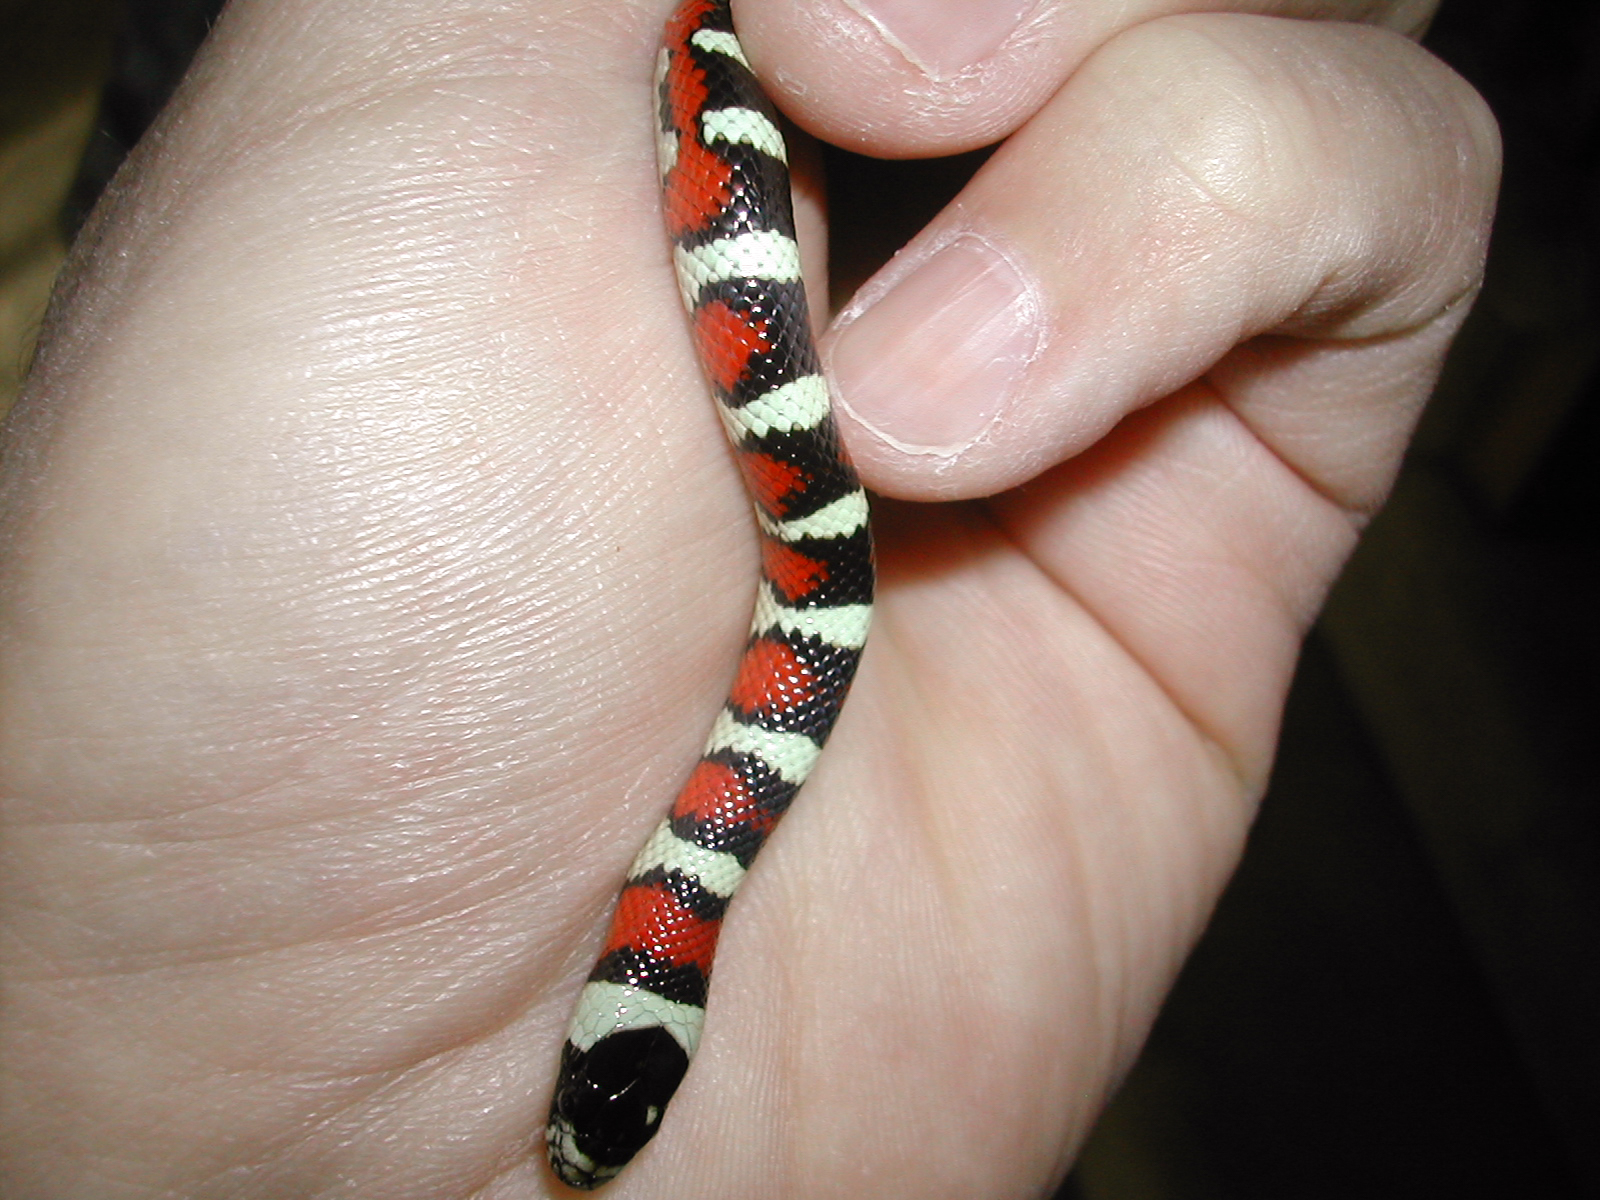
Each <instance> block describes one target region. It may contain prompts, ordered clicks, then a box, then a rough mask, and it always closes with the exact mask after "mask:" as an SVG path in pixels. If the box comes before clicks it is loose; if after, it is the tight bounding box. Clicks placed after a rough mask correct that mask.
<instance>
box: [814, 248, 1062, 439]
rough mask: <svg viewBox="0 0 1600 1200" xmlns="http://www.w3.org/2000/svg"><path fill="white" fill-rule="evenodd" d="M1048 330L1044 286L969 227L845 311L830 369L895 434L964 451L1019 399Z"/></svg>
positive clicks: (859, 409) (841, 388) (852, 400)
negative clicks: (1043, 323) (1043, 322)
mask: <svg viewBox="0 0 1600 1200" xmlns="http://www.w3.org/2000/svg"><path fill="white" fill-rule="evenodd" d="M858 306H859V307H858ZM1041 336H1042V333H1041V319H1040V304H1039V300H1038V294H1037V291H1036V289H1035V288H1034V287H1033V286H1032V285H1031V284H1030V283H1029V282H1028V281H1027V280H1026V279H1024V278H1023V276H1022V274H1021V272H1020V271H1018V269H1017V268H1016V267H1015V266H1014V265H1013V264H1012V263H1011V262H1010V260H1009V259H1007V258H1006V257H1005V255H1003V254H1001V253H1000V252H999V251H998V250H997V249H995V247H994V246H992V245H990V244H989V243H988V242H987V241H985V240H984V239H983V238H981V237H979V236H977V235H975V234H963V235H961V236H959V237H957V238H956V239H955V240H954V241H952V242H950V243H949V244H948V245H946V246H944V247H943V248H942V249H940V250H939V251H937V252H936V253H934V254H933V255H932V256H931V257H930V258H928V259H926V260H925V261H923V262H922V263H921V264H919V265H918V266H916V267H915V268H913V269H912V270H911V271H910V273H909V274H907V275H905V276H904V277H903V278H901V279H900V280H898V281H897V282H894V283H892V284H891V285H890V286H889V287H888V290H887V291H886V292H883V293H881V294H878V295H874V294H873V292H872V287H871V285H870V284H869V285H868V287H867V289H866V290H865V291H864V293H863V295H862V296H861V297H858V298H857V300H856V301H855V302H854V303H852V304H851V306H850V307H849V308H847V309H846V310H845V311H844V313H843V314H841V316H840V329H839V332H838V333H837V335H836V336H835V337H834V339H833V340H832V342H831V344H830V346H829V347H828V366H829V369H830V371H831V372H832V375H833V381H834V385H835V387H836V388H837V390H838V393H839V398H840V401H841V403H842V404H843V405H844V406H845V407H846V408H848V409H849V410H850V412H851V414H852V415H854V416H855V417H856V419H857V420H859V421H861V422H862V423H863V424H865V425H867V426H869V427H870V428H872V429H873V430H874V431H876V432H877V433H878V434H879V435H880V436H882V437H883V438H884V439H885V440H886V441H888V442H890V443H891V444H892V445H894V446H896V447H898V448H899V449H901V450H905V451H908V452H911V453H919V452H920V453H943V454H954V453H957V452H959V451H960V450H962V449H964V448H965V447H967V446H969V445H971V444H972V443H973V442H974V441H976V440H977V439H978V437H979V436H980V435H981V434H982V433H983V431H984V430H985V429H987V428H988V427H989V425H990V424H991V423H992V422H993V421H994V419H995V418H996V417H997V416H999V415H1000V413H1001V412H1002V411H1003V410H1004V409H1005V408H1006V406H1007V405H1008V404H1009V403H1010V401H1011V399H1012V396H1013V394H1014V393H1015V391H1016V389H1017V385H1018V383H1019V382H1020V381H1021V379H1022V376H1023V373H1024V372H1025V371H1026V370H1027V367H1028V364H1029V363H1030V362H1032V361H1033V358H1034V356H1035V355H1036V354H1037V353H1038V351H1039V344H1040V339H1041Z"/></svg>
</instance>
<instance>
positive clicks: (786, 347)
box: [546, 0, 873, 1188]
mask: <svg viewBox="0 0 1600 1200" xmlns="http://www.w3.org/2000/svg"><path fill="white" fill-rule="evenodd" d="M656 91H657V97H658V104H659V112H658V120H657V133H658V136H657V145H658V147H659V150H660V166H661V176H662V187H663V191H664V205H663V207H664V209H665V213H666V222H667V232H668V234H669V236H670V237H671V239H672V243H673V251H672V253H673V258H674V262H675V265H676V267H677V273H678V284H679V289H680V291H681V292H682V296H683V302H684V307H685V308H686V309H687V310H688V312H689V316H690V323H691V331H692V337H693V340H694V344H695V348H696V350H697V352H698V353H699V356H700V361H701V363H702V365H703V367H704V369H705V375H706V378H707V380H708V382H709V383H710V384H711V387H712V390H713V391H714V392H715V394H716V402H717V406H718V411H719V412H720V413H721V415H722V419H723V424H724V426H725V427H726V429H727V431H728V436H729V439H730V440H731V442H732V444H733V448H734V453H735V455H736V457H737V459H738V462H739V468H740V472H741V474H742V475H743V478H744V482H745V487H746V489H747V490H748V492H749V494H750V498H751V500H752V502H753V503H754V505H755V515H756V522H757V525H758V526H759V530H760V537H761V564H762V565H761V582H760V589H759V593H758V597H757V601H756V613H755V618H754V620H753V622H752V624H751V631H750V640H749V642H748V644H747V645H746V647H745V651H744V657H743V658H742V660H741V661H740V663H739V669H738V674H737V677H736V678H735V681H734V685H733V688H732V691H731V693H730V695H729V697H728V700H727V703H726V704H725V705H724V707H723V710H722V713H721V715H719V716H718V718H717V720H716V723H715V724H714V726H713V727H712V730H711V736H710V738H709V739H708V741H707V744H706V749H705V753H704V755H703V757H702V758H701V760H700V762H699V763H698V764H697V765H696V766H695V767H694V769H693V771H691V772H690V774H689V779H688V782H687V783H686V784H685V785H684V788H683V790H682V792H681V793H680V794H679V796H678V798H677V800H676V802H675V803H674V804H673V806H672V809H671V811H670V812H669V814H668V815H667V817H666V819H665V820H663V821H662V822H661V824H660V825H659V826H658V827H657V828H656V830H655V831H654V832H653V833H652V834H651V835H650V837H649V839H648V841H646V843H645V846H644V848H643V849H642V850H641V851H640V852H639V854H638V857H637V858H635V860H634V863H633V866H632V867H631V868H630V870H629V872H628V878H627V881H626V882H625V883H624V885H623V888H622V894H621V896H620V897H619V898H618V901H617V907H616V913H615V915H614V916H613V918H612V923H611V931H610V934H609V935H608V936H607V938H606V941H605V946H604V948H603V949H602V951H601V954H600V960H599V962H598V963H596V964H595V968H594V970H593V971H592V972H591V973H590V975H589V980H588V982H587V984H586V985H585V987H584V989H583V992H582V995H581V996H580V997H579V999H578V1004H577V1008H576V1010H575V1012H574V1013H573V1018H572V1023H571V1026H570V1027H569V1029H568V1032H567V1041H566V1045H565V1046H564V1047H563V1048H562V1054H561V1069H560V1078H559V1080H558V1082H557V1085H556V1093H555V1099H554V1102H553V1104H552V1106H551V1112H550V1123H549V1126H548V1128H547V1130H546V1139H547V1141H548V1144H549V1150H550V1162H551V1165H552V1167H553V1168H554V1170H555V1173H556V1174H557V1176H559V1177H560V1178H561V1180H562V1181H563V1182H565V1183H567V1184H569V1185H571V1186H573V1187H579V1188H594V1187H598V1186H599V1185H600V1184H602V1183H604V1182H605V1181H606V1180H608V1179H610V1178H612V1177H613V1176H615V1175H616V1174H617V1173H618V1172H619V1171H621V1170H622V1168H623V1167H624V1166H625V1165H626V1164H627V1163H628V1162H629V1161H630V1160H631V1159H632V1158H633V1156H634V1155H635V1154H637V1153H638V1152H639V1150H640V1149H641V1148H642V1147H643V1146H644V1145H645V1143H646V1142H648V1141H649V1140H650V1139H651V1138H652V1137H654V1136H655V1134H656V1131H657V1129H659V1128H660V1125H661V1118H662V1116H663V1114H664V1112H665V1110H666V1106H667V1103H668V1101H669V1100H670V1099H671V1098H672V1096H673V1094H674V1093H675V1092H676V1091H677V1088H678V1084H679V1083H680V1082H681V1081H682V1079H683V1076H684V1073H685V1072H686V1071H687V1070H688V1067H689V1060H690V1058H691V1057H693V1055H694V1052H695V1049H696V1047H697V1046H698V1045H699V1042H700V1030H701V1027H702V1025H703V1023H704V1020H705V1003H706V990H707V986H708V985H709V983H710V980H711V967H712V960H713V955H714V954H715V952H716V945H717V935H718V933H719V932H720V930H721V927H722V919H723V915H724V913H725V912H726V910H727V907H728V901H729V900H730V899H731V898H732V896H733V894H734V892H735V890H736V889H737V888H738V886H739V884H740V882H741V881H742V880H743V878H744V876H745V873H746V871H747V870H749V868H750V865H751V862H752V861H753V860H754V858H755V856H756V852H757V851H759V850H760V849H761V846H762V844H763V843H764V842H765V841H766V839H767V837H768V835H769V834H770V833H771V832H772V829H773V827H774V826H775V825H776V823H777V821H778V818H779V817H781V816H782V815H783V813H784V811H785V810H786V809H787V808H788V807H789V805H790V803H791V802H792V801H793V799H794V796H795V793H796V792H797V791H798V790H799V788H800V785H801V784H802V783H804V782H805V779H806V776H807V775H809V774H810V772H811V768H812V765H813V764H814V763H815V762H816V759H817V755H818V753H819V752H820V751H821V749H822V746H823V743H824V742H825V741H826V740H827V738H828V734H829V733H830V732H831V731H832V729H833V724H834V721H835V720H836V719H837V718H838V715H839V709H840V706H841V705H842V704H843V703H844V699H845V693H846V692H847V691H848V690H849V688H850V682H851V680H852V679H853V678H854V676H855V671H856V665H857V663H858V662H859V661H860V657H861V647H862V644H863V642H864V641H865V639H866V633H867V625H868V622H869V619H870V617H871V606H872V588H873V568H872V536H871V532H870V530H869V528H868V524H867V498H866V493H865V492H863V491H862V489H861V484H860V482H859V481H858V480H857V478H856V474H855V471H854V470H853V469H852V467H851V466H850V463H849V460H848V459H847V458H846V457H845V454H844V451H843V450H842V448H841V447H840V445H839V437H838V431H837V429H836V428H835V425H834V421H833V417H832V415H831V412H830V408H829V399H828V388H827V384H826V383H825V382H824V380H823V377H822V373H821V367H820V364H819V362H818V359H817V352H816V348H815V346H814V345H813V344H812V340H811V327H810V318H809V315H808V311H807V307H806V297H805V290H804V286H803V284H802V282H801V279H800V256H799V251H798V249H797V247H796V244H795V230H794V214H793V206H792V203H791V200H790V193H789V169H788V156H787V152H786V150H785V147H784V142H783V137H782V134H781V133H780V132H779V128H778V116H777V112H776V110H774V108H773V107H772V104H771V102H770V101H769V100H767V98H766V96H765V95H764V94H763V93H762V91H761V88H760V86H759V85H758V84H757V83H756V80H755V76H754V75H753V74H752V73H751V71H750V65H749V63H748V62H747V61H746V60H745V56H744V51H743V50H742V49H741V47H740V45H739V42H738V39H737V38H736V37H735V36H734V32H733V22H732V17H731V15H730V13H729V9H728V2H727V0H685V2H684V3H683V4H681V6H680V7H679V8H678V10H677V12H676V13H674V14H673V16H672V18H671V20H670V21H669V22H668V24H667V30H666V38H665V45H664V46H663V47H662V50H661V54H660V59H659V63H658V71H657V89H656Z"/></svg>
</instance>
